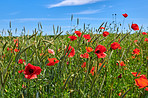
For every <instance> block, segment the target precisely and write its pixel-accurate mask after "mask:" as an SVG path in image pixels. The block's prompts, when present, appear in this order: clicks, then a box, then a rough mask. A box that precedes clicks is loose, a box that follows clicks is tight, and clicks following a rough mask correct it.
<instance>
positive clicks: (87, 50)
mask: <svg viewBox="0 0 148 98" xmlns="http://www.w3.org/2000/svg"><path fill="white" fill-rule="evenodd" d="M85 49H86V52H88V53H89V52H92V51H93V49H92V48H91V47H85Z"/></svg>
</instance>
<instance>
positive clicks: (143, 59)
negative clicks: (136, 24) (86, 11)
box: [0, 23, 148, 98]
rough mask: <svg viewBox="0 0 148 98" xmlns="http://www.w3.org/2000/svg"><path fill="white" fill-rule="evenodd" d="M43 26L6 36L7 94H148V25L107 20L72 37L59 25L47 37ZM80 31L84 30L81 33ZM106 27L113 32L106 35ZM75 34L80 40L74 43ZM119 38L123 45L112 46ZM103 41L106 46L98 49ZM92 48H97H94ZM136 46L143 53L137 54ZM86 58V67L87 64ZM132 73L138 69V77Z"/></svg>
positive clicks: (88, 97)
mask: <svg viewBox="0 0 148 98" xmlns="http://www.w3.org/2000/svg"><path fill="white" fill-rule="evenodd" d="M101 27H104V28H105V29H100V28H101ZM41 28H42V27H41V25H40V26H39V28H38V29H35V30H34V32H33V34H32V35H26V34H24V33H22V35H20V36H19V37H15V36H12V35H13V32H12V31H11V29H9V30H8V33H9V36H2V34H1V36H0V92H1V93H0V96H1V98H3V97H4V98H51V97H53V98H69V97H70V98H72V97H74V98H97V97H99V98H118V97H125V98H147V97H146V96H148V91H146V90H145V89H146V86H148V80H147V78H148V41H147V40H146V38H148V34H147V35H146V34H142V32H143V29H139V30H135V31H134V30H133V29H132V28H131V27H129V29H128V30H126V31H125V30H121V31H119V28H118V27H110V25H109V24H107V23H103V24H101V25H98V28H96V29H91V28H89V27H85V26H84V28H81V29H77V28H74V29H72V30H71V31H70V32H67V33H66V35H62V31H60V30H58V29H57V30H55V28H54V36H47V35H42V33H43V32H42V30H41ZM75 31H80V32H81V33H82V34H81V36H80V37H79V36H78V35H77V34H76V33H75ZM104 31H108V32H109V35H107V36H106V37H104V36H103V32H104ZM123 31H124V33H123ZM94 32H95V33H94ZM131 32H132V33H131ZM86 34H89V35H90V38H89V41H88V39H85V38H84V35H86ZM72 35H74V36H75V37H77V39H76V40H73V41H71V39H70V38H69V36H72ZM135 40H137V41H135ZM113 42H117V43H118V44H120V48H119V46H118V47H116V49H113V48H111V44H112V43H113ZM98 45H102V46H100V47H99V48H98V50H96V47H97V46H98ZM69 46H71V47H73V48H74V50H73V49H69V48H68V47H69ZM103 46H104V47H105V48H106V50H105V49H104V50H103V49H102V48H103ZM86 47H91V48H92V49H93V50H92V51H91V52H88V51H86ZM136 48H137V49H138V51H140V52H138V51H136V52H134V51H133V50H134V49H136ZM49 49H52V50H54V53H52V52H51V51H50V52H49ZM72 51H73V53H72ZM101 51H103V52H101ZM84 53H87V56H88V54H89V56H88V57H86V55H85V54H84ZM83 54H84V55H83ZM100 56H101V57H100ZM102 56H103V57H102ZM49 58H50V59H49ZM51 58H56V59H52V60H51ZM20 59H22V60H23V61H22V62H20V61H19V60H20ZM24 60H25V61H24ZM84 62H86V66H84V65H83V66H82V64H83V63H84ZM121 62H122V63H121ZM29 63H30V64H32V65H33V66H35V67H30V68H33V69H31V70H30V69H27V67H26V66H28V64H29ZM47 65H49V66H47ZM36 66H38V67H36ZM40 68H41V70H40ZM93 68H94V69H93ZM20 70H23V71H22V73H21V72H18V71H20ZM40 71H41V72H40ZM132 72H137V73H136V74H135V76H134V75H133V74H132ZM27 73H30V74H27ZM139 74H140V75H139ZM144 75H145V76H144ZM136 76H137V77H136ZM135 79H137V82H136V80H135ZM136 83H137V84H136ZM138 85H139V86H138ZM139 87H140V88H139Z"/></svg>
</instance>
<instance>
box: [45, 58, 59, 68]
mask: <svg viewBox="0 0 148 98" xmlns="http://www.w3.org/2000/svg"><path fill="white" fill-rule="evenodd" d="M48 61H49V63H48V64H46V65H47V66H53V65H55V64H56V63H58V62H59V60H57V59H56V58H48Z"/></svg>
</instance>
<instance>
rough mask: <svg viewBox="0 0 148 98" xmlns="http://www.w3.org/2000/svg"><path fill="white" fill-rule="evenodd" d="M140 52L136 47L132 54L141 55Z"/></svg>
mask: <svg viewBox="0 0 148 98" xmlns="http://www.w3.org/2000/svg"><path fill="white" fill-rule="evenodd" d="M139 52H140V50H139V49H137V48H136V49H134V50H133V53H132V54H137V55H139V54H140V53H139Z"/></svg>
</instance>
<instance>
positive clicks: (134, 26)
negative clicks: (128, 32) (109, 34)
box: [131, 24, 139, 31]
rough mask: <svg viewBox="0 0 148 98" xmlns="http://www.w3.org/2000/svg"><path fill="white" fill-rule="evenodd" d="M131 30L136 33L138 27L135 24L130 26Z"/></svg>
mask: <svg viewBox="0 0 148 98" xmlns="http://www.w3.org/2000/svg"><path fill="white" fill-rule="evenodd" d="M131 28H132V29H133V30H134V31H136V30H139V26H138V25H137V24H132V25H131Z"/></svg>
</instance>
